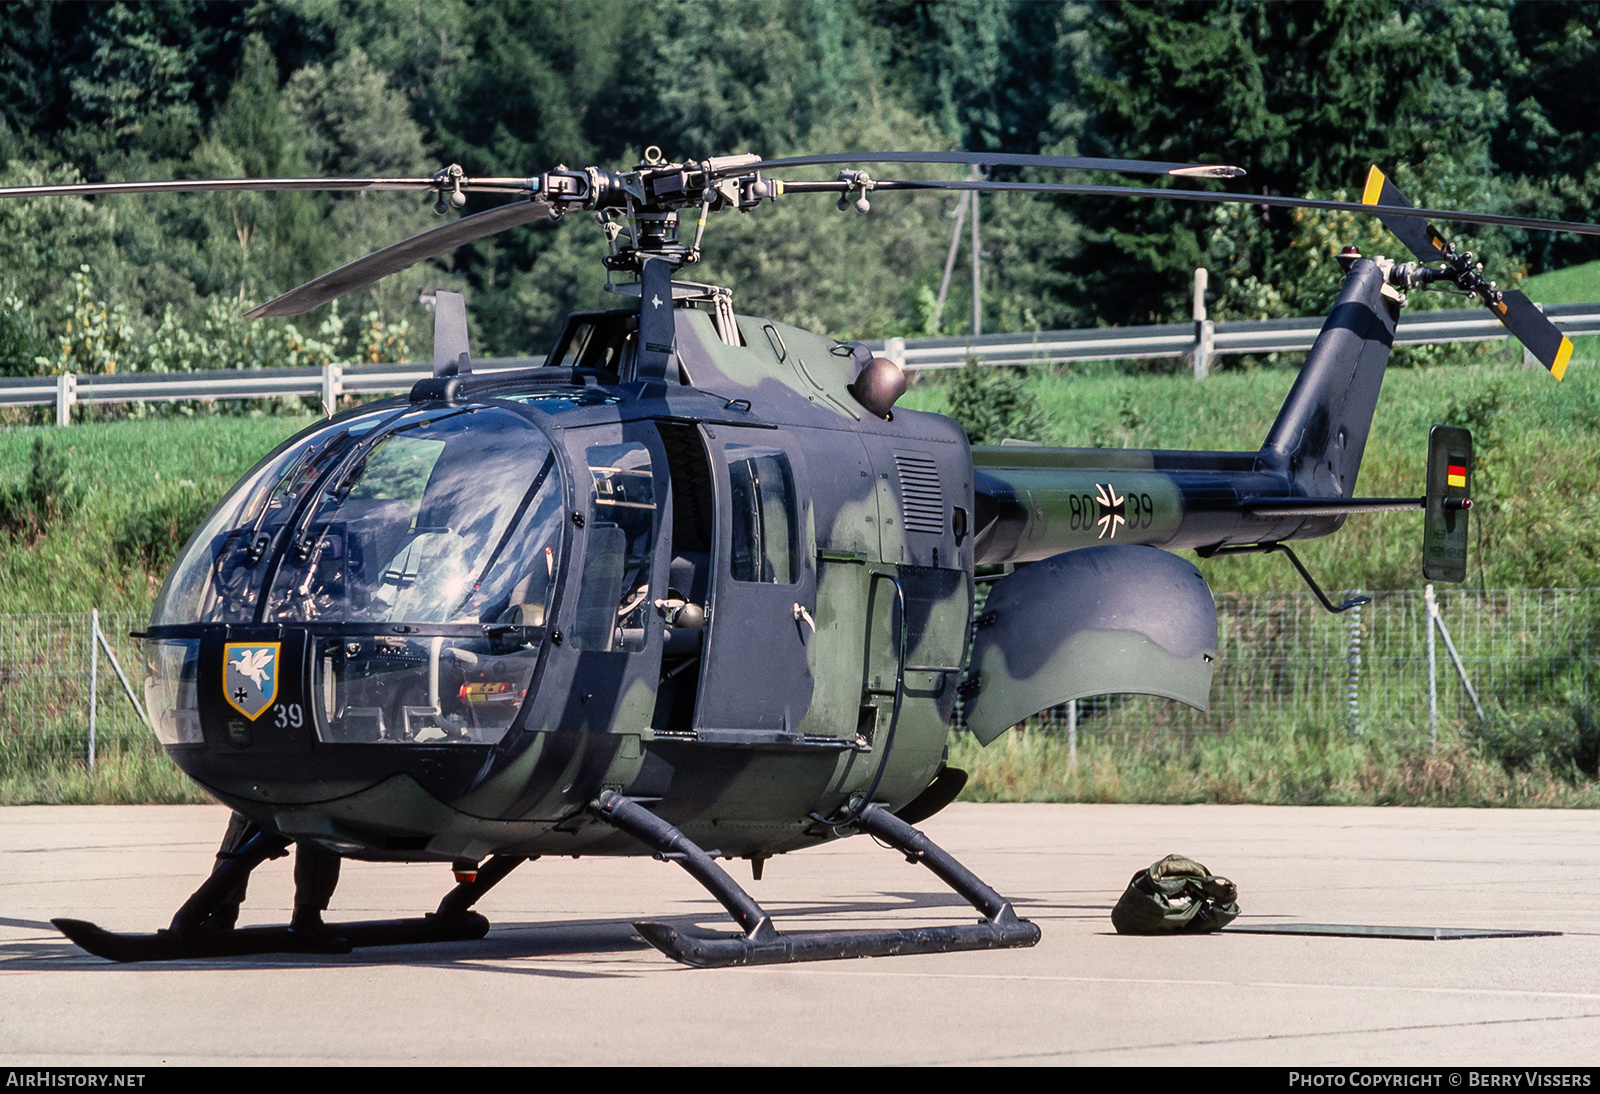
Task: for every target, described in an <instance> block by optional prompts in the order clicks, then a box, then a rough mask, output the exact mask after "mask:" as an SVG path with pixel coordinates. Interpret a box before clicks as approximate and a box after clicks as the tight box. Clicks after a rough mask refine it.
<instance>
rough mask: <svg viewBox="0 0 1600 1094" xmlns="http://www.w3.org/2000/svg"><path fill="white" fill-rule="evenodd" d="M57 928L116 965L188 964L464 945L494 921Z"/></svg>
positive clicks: (60, 924)
mask: <svg viewBox="0 0 1600 1094" xmlns="http://www.w3.org/2000/svg"><path fill="white" fill-rule="evenodd" d="M50 922H51V923H53V924H55V926H56V929H57V930H59V931H60V932H61V933H62V934H64V935H66V936H67V937H68V938H70V939H71V940H72V941H73V942H75V943H77V944H78V945H79V946H81V947H83V948H84V949H86V950H88V951H89V952H90V953H92V954H94V955H95V956H96V957H104V958H107V959H109V960H111V961H124V962H131V961H186V960H190V959H194V958H205V957H248V956H254V955H257V954H269V953H319V954H341V953H349V952H350V951H351V950H352V949H355V948H356V947H359V946H404V945H409V944H411V943H415V942H459V941H470V940H473V939H478V938H482V937H483V936H484V935H486V934H488V933H489V921H488V920H487V919H485V918H483V916H481V915H479V914H478V913H476V912H468V913H466V914H465V915H463V916H458V917H455V918H447V917H444V916H438V915H428V916H423V917H422V918H420V919H389V920H374V921H371V922H366V923H330V924H328V925H326V926H325V927H323V929H322V930H321V931H320V932H318V933H315V934H307V933H305V932H303V931H293V930H290V929H289V928H288V927H233V928H230V929H227V930H221V929H218V928H215V927H201V928H198V929H197V930H193V931H188V932H178V931H171V930H166V931H157V932H156V933H155V934H118V933H116V932H115V931H108V930H105V929H104V928H102V927H97V926H95V925H94V924H93V923H88V922H85V921H84V920H81V919H52V920H51V921H50Z"/></svg>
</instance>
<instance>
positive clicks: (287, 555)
mask: <svg viewBox="0 0 1600 1094" xmlns="http://www.w3.org/2000/svg"><path fill="white" fill-rule="evenodd" d="M561 494H562V490H561V475H560V471H559V469H558V468H557V466H556V459H555V455H554V453H553V451H552V449H551V446H550V443H549V441H548V440H546V439H545V435H544V434H543V433H542V432H541V431H540V430H539V429H538V428H537V427H535V426H534V425H533V424H532V423H531V422H529V421H527V420H526V419H525V418H523V417H522V416H521V415H519V414H517V413H515V412H513V411H510V410H507V409H504V408H501V407H469V408H448V409H441V408H437V407H435V408H429V409H416V410H411V409H408V410H402V411H399V412H396V411H395V410H394V409H393V408H390V409H389V410H388V411H387V412H375V413H374V414H373V415H372V416H370V417H362V418H357V419H352V420H350V421H349V422H347V423H346V424H345V425H343V426H342V427H336V428H334V429H331V430H329V431H326V432H323V433H318V434H313V435H311V436H310V437H307V438H305V439H303V440H302V441H301V442H300V443H298V444H291V445H290V446H288V447H286V448H285V449H283V450H282V451H280V452H279V453H278V454H277V455H276V457H275V458H273V459H271V460H269V461H267V462H266V463H265V464H263V465H262V467H261V468H260V469H259V470H258V472H257V473H256V475H254V476H253V477H252V478H251V479H250V480H249V481H247V482H246V483H245V484H243V485H242V486H241V488H240V489H239V490H237V491H236V492H235V494H234V495H233V496H232V497H231V498H230V499H229V501H228V502H227V503H225V504H224V505H223V506H222V507H221V508H219V509H218V511H217V512H216V513H215V514H214V515H213V516H212V518H211V519H210V520H208V521H207V523H206V525H205V527H204V528H202V530H201V532H200V534H198V535H197V536H196V537H195V540H194V541H193V542H192V543H191V544H190V546H189V549H188V550H187V551H186V552H185V556H184V558H183V559H181V560H180V562H179V564H178V566H177V567H176V568H175V570H174V573H173V576H172V578H171V579H169V582H168V588H167V589H166V590H165V591H164V592H163V595H162V598H161V602H160V603H159V604H158V606H157V610H156V617H155V619H154V620H153V621H154V622H156V623H158V624H161V623H192V622H223V621H227V622H242V621H251V620H256V619H259V620H261V621H263V622H320V621H326V622H341V623H346V622H347V623H358V622H387V621H405V622H408V623H494V622H510V623H514V624H517V625H526V626H538V625H542V624H543V622H544V612H545V608H546V606H547V605H548V601H549V592H550V589H551V587H552V586H553V585H554V583H555V577H556V573H557V570H558V565H557V564H558V562H559V559H558V557H557V554H558V552H559V550H560V531H561V516H562V512H563V508H564V507H563V503H562V497H561ZM263 590H266V591H265V593H264V594H263ZM263 601H264V603H263Z"/></svg>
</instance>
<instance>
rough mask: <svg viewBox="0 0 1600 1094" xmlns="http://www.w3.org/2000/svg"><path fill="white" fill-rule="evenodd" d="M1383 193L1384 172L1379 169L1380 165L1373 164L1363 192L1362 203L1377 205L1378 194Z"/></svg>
mask: <svg viewBox="0 0 1600 1094" xmlns="http://www.w3.org/2000/svg"><path fill="white" fill-rule="evenodd" d="M1382 193H1383V172H1382V171H1380V170H1378V165H1377V164H1373V165H1372V170H1370V171H1368V172H1367V188H1366V189H1365V190H1363V191H1362V192H1361V204H1363V205H1376V204H1378V196H1379V195H1380V194H1382Z"/></svg>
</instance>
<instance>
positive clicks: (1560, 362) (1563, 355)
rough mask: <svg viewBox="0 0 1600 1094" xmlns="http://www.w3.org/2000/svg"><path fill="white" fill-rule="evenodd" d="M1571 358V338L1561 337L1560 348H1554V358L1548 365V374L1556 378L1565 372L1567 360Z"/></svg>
mask: <svg viewBox="0 0 1600 1094" xmlns="http://www.w3.org/2000/svg"><path fill="white" fill-rule="evenodd" d="M1570 360H1572V339H1570V338H1563V339H1561V348H1560V349H1558V350H1556V359H1555V361H1554V363H1552V364H1551V366H1550V375H1552V376H1554V377H1555V378H1556V379H1557V380H1559V379H1561V378H1562V377H1563V376H1565V375H1566V374H1567V362H1568V361H1570Z"/></svg>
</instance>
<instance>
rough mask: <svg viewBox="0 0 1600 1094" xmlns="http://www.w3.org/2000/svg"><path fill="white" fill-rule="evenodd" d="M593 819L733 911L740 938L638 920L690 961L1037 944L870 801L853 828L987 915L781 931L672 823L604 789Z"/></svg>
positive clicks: (1008, 911)
mask: <svg viewBox="0 0 1600 1094" xmlns="http://www.w3.org/2000/svg"><path fill="white" fill-rule="evenodd" d="M591 808H592V810H593V812H594V813H595V815H596V816H598V817H599V818H600V819H601V820H604V821H605V822H606V823H608V824H610V825H612V826H614V827H615V828H617V829H618V830H620V831H623V832H626V833H628V834H629V835H631V836H633V837H634V838H635V839H638V840H639V841H641V842H642V843H644V844H646V845H648V846H651V847H654V848H655V850H656V855H657V856H658V857H659V858H661V859H663V860H665V861H669V862H676V863H677V864H678V865H680V866H682V867H683V868H684V869H685V870H687V871H688V872H689V874H690V875H691V876H692V877H694V879H695V880H696V881H698V882H700V884H701V885H703V886H705V887H706V889H707V890H708V891H709V892H710V893H711V895H712V896H714V897H716V898H717V900H718V902H719V903H721V904H722V906H723V907H724V908H726V909H727V910H728V914H729V915H731V916H732V917H733V919H734V922H736V923H738V925H739V926H740V927H741V928H742V929H743V931H744V933H743V934H742V935H731V936H730V935H718V936H713V937H705V936H702V935H691V934H686V933H685V932H683V931H680V930H678V929H677V928H675V927H672V926H669V925H667V924H665V923H650V922H640V923H635V924H634V929H635V930H637V931H638V932H639V933H640V934H641V935H642V936H644V939H645V941H647V942H649V943H650V944H651V945H652V946H654V947H656V949H658V950H660V951H661V952H662V953H664V954H666V955H667V956H668V957H671V958H672V959H673V960H675V961H679V962H682V963H683V964H685V965H693V966H695V967H697V968H720V967H723V966H727V965H776V964H784V963H787V962H792V961H829V960H835V959H838V958H845V957H890V956H894V955H900V954H914V953H949V952H953V951H956V950H990V949H1002V948H1007V947H1012V946H1032V945H1034V944H1035V943H1036V942H1038V941H1039V928H1038V927H1037V926H1036V925H1035V924H1033V923H1030V922H1029V921H1028V920H1026V919H1019V918H1017V915H1016V913H1015V912H1014V911H1013V910H1012V908H1011V904H1010V902H1009V901H1007V900H1006V899H1005V898H1004V897H1002V896H1001V895H1000V894H999V893H997V892H995V891H994V890H993V889H991V888H989V886H987V885H985V884H984V883H983V881H982V880H980V879H979V878H978V877H977V875H975V874H973V873H972V871H970V870H968V869H967V868H966V867H965V866H962V865H961V863H959V862H957V861H956V860H955V859H954V858H953V857H951V856H950V854H949V853H948V852H946V851H945V850H944V849H943V848H941V847H940V846H939V845H938V844H936V843H934V842H933V841H932V840H930V839H929V838H928V837H927V836H925V835H923V834H922V833H921V832H919V831H917V830H916V829H915V828H913V827H912V826H911V825H909V824H907V823H906V822H905V821H903V820H901V819H900V818H899V817H897V816H895V815H894V814H893V813H891V812H889V811H888V810H887V809H884V808H882V807H880V806H877V805H869V806H867V807H866V808H865V809H864V810H862V811H861V814H860V815H859V816H858V817H857V818H856V819H855V820H854V821H852V822H851V826H852V827H854V828H857V829H859V830H860V831H862V832H865V833H867V834H869V835H873V836H876V837H877V838H878V839H880V840H882V841H883V842H885V843H887V844H889V845H890V846H891V847H893V848H895V849H896V850H897V851H900V852H901V853H902V854H904V855H905V856H906V860H907V861H908V862H912V863H918V862H920V863H921V864H922V865H924V866H926V867H928V869H930V870H932V871H933V872H934V873H935V874H936V875H938V877H939V879H940V880H941V881H943V882H944V883H945V884H947V885H949V886H950V887H951V888H952V889H954V890H955V891H956V892H957V893H959V894H960V895H961V896H962V897H964V898H965V899H966V900H967V901H968V902H969V903H970V904H971V905H972V906H973V907H974V908H976V909H978V911H980V912H982V913H983V916H984V918H983V919H982V920H980V921H979V922H977V923H972V924H963V925H961V926H953V927H908V928H898V929H879V930H843V931H796V932H793V933H789V934H782V933H779V932H778V930H777V929H776V928H774V927H773V925H772V917H771V916H769V915H768V914H767V913H766V911H765V910H763V909H762V907H761V905H759V904H757V903H756V901H755V899H754V898H753V897H751V896H750V894H749V893H747V892H745V891H744V890H743V889H741V888H740V887H739V885H738V884H737V883H736V882H735V881H734V880H733V879H732V878H731V877H729V876H728V874H727V872H726V871H724V870H723V869H722V867H720V866H718V865H717V862H716V860H715V859H714V858H712V857H711V856H710V855H709V854H707V853H706V852H705V851H704V850H702V849H701V848H700V847H699V846H697V845H696V844H695V843H694V841H692V840H691V839H689V837H688V836H685V835H684V834H683V833H682V832H681V831H679V830H678V829H677V828H676V827H675V826H674V825H672V824H670V823H668V822H667V821H665V820H662V819H661V818H660V817H658V816H656V815H655V814H654V813H652V812H650V810H648V809H646V808H645V807H644V806H642V805H640V804H638V803H637V802H634V801H632V800H630V799H628V798H625V797H623V796H622V795H620V794H617V793H614V792H612V791H609V790H608V791H606V792H604V793H602V794H601V795H600V797H599V798H597V799H596V800H595V802H594V804H593V806H592V807H591Z"/></svg>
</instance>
